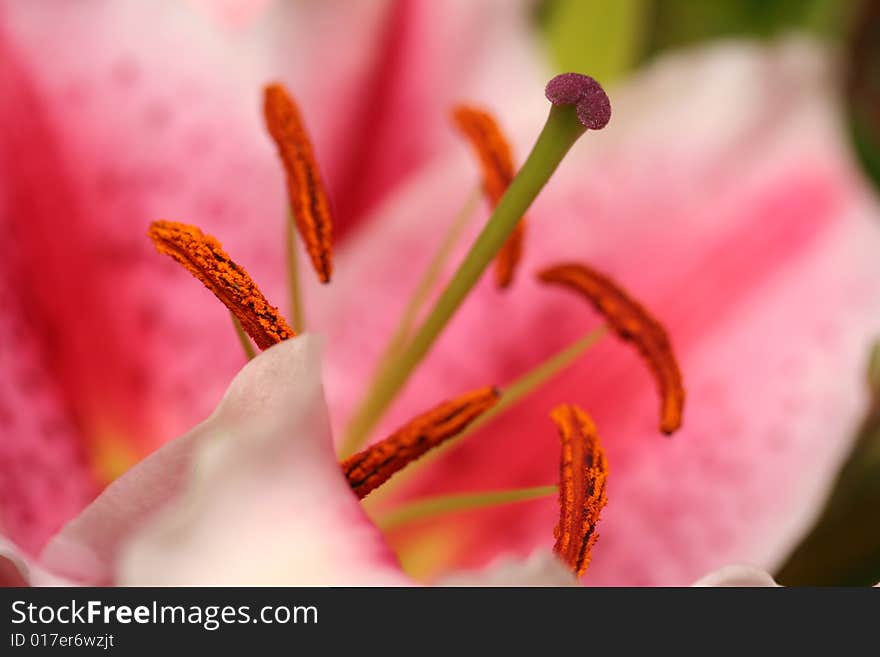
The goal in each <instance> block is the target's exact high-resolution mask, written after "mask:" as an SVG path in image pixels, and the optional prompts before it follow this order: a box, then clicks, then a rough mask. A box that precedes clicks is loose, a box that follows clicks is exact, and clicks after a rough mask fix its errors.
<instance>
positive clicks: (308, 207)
mask: <svg viewBox="0 0 880 657" xmlns="http://www.w3.org/2000/svg"><path fill="white" fill-rule="evenodd" d="M263 112H264V115H265V119H266V127H267V128H268V130H269V134H270V135H271V136H272V139H274V140H275V145H276V146H277V147H278V154H279V155H280V156H281V161H282V162H283V163H284V170H285V171H286V173H287V191H288V194H289V196H290V207H291V210H292V212H293V216H294V219H295V221H296V226H297V230H299V234H300V236H301V237H302V239H303V242H304V243H305V246H306V250H307V251H308V253H309V256H310V257H311V259H312V265H313V266H314V268H315V271H316V272H317V274H318V278H319V279H320V280H321V282H322V283H327V282H329V281H330V275H331V273H332V271H333V262H332V255H333V253H332V250H333V220H332V216H331V212H330V201H329V198H328V196H327V192H326V190H325V188H324V183H323V181H322V179H321V172H320V170H319V169H318V164H317V162H316V161H315V155H314V152H313V149H312V143H311V141H310V140H309V137H308V134H307V133H306V129H305V126H304V125H303V121H302V118H301V117H300V113H299V109H298V108H297V106H296V103H295V102H294V101H293V98H291V97H290V94H288V93H287V91H286V90H285V89H284V87H283V86H281V85H280V84H277V83H276V84H270V85H269V86H267V87H266V89H265V95H264V103H263Z"/></svg>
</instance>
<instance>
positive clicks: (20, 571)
mask: <svg viewBox="0 0 880 657" xmlns="http://www.w3.org/2000/svg"><path fill="white" fill-rule="evenodd" d="M72 585H73V582H70V581H68V580H66V579H63V578H61V577H56V576H55V575H53V574H51V573H49V572H47V571H46V570H45V569H43V568H42V567H41V566H39V565H37V564H36V563H34V562H33V561H32V560H31V559H29V558H28V557H27V555H25V554H23V553H22V552H21V551H20V550H19V549H18V548H17V547H16V546H15V545H14V544H13V543H12V542H10V541H8V540H7V539H5V538H4V537H3V536H0V587H4V586H72Z"/></svg>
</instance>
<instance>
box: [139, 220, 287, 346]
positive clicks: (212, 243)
mask: <svg viewBox="0 0 880 657" xmlns="http://www.w3.org/2000/svg"><path fill="white" fill-rule="evenodd" d="M147 234H148V235H149V237H150V239H152V240H153V243H154V244H155V245H156V249H157V250H158V251H159V253H164V254H166V255H169V256H171V257H172V258H174V259H175V260H176V261H177V262H179V263H180V264H181V265H183V266H184V267H185V268H186V269H187V270H188V271H189V272H190V273H191V274H192V275H193V276H195V277H196V278H197V279H199V280H200V281H201V282H202V283H204V284H205V287H207V288H208V289H209V290H211V292H213V293H214V295H215V296H216V297H217V298H218V299H220V301H221V302H223V305H225V306H226V307H227V308H229V310H230V311H232V313H233V314H234V315H235V317H236V318H237V319H238V321H239V322H240V323H241V326H242V328H243V329H244V331H245V332H246V333H247V334H248V335H249V336H250V337H251V338H252V339H253V341H254V342H255V343H256V344H257V346H258V347H259V348H260V349H268V348H269V347H271V346H272V345H273V344H277V343H278V342H281V341H282V340H286V339H287V338H292V337H294V336H295V335H296V333H294V331H293V329H291V328H290V327H289V326H288V325H287V322H286V321H284V318H283V317H282V316H281V314H280V313H279V312H278V309H277V308H275V307H274V306H272V305H271V304H270V303H269V302H268V301H266V297H264V296H263V293H262V292H260V289H259V288H258V287H257V285H256V283H254V281H253V280H252V279H251V277H250V276H249V275H248V273H247V272H246V271H245V270H244V269H243V268H242V267H240V266H238V265H237V264H235V262H233V261H232V259H231V258H230V257H229V256H228V255H227V254H226V252H225V251H224V250H223V247H222V246H221V245H220V242H218V241H217V240H216V239H214V238H213V237H211V236H210V235H205V234H204V233H203V232H202V231H201V230H199V229H198V228H196V227H195V226H189V225H187V224H181V223H177V222H175V221H154V222H153V223H152V224H150V229H149V231H148V233H147Z"/></svg>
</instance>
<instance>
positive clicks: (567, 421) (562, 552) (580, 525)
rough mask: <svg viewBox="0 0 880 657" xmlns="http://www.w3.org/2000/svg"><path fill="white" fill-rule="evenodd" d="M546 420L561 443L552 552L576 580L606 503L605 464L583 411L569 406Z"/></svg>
mask: <svg viewBox="0 0 880 657" xmlns="http://www.w3.org/2000/svg"><path fill="white" fill-rule="evenodd" d="M550 417H551V418H552V419H553V421H554V422H555V423H556V426H557V427H559V437H560V439H561V440H562V456H561V459H560V463H559V524H558V525H556V528H555V529H554V530H553V535H554V537H555V538H556V544H555V545H554V546H553V551H554V552H556V554H558V555H559V556H560V557H561V558H562V559H563V560H564V561H565V562H566V563H568V565H569V566H570V567H571V569H572V570H573V571H574V572H575V573H577V575H578V576H579V577H580V576H581V575H583V574H584V572H585V571H586V570H587V566H589V565H590V558H591V554H590V552H591V550H592V548H593V545H594V544H595V543H596V539H597V538H599V535H598V534H597V533H596V526H597V525H598V524H599V516H600V514H601V512H602V508H603V507H604V506H605V504H606V503H607V502H608V499H607V497H606V495H605V484H606V481H607V479H608V461H607V460H606V459H605V452H604V451H603V450H602V446H601V445H600V444H599V436H598V435H597V434H596V426H595V425H594V424H593V421H592V420H591V419H590V416H589V415H587V414H586V413H584V411H582V410H581V409H579V408H578V407H577V406H574V405H572V404H562V405H560V406H557V407H556V408H555V409H553V412H552V413H551V414H550Z"/></svg>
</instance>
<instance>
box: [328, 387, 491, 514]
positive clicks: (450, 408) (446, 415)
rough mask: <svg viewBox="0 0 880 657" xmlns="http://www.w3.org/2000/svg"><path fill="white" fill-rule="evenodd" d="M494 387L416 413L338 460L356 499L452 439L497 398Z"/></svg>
mask: <svg viewBox="0 0 880 657" xmlns="http://www.w3.org/2000/svg"><path fill="white" fill-rule="evenodd" d="M498 396H499V393H498V390H496V389H495V388H480V389H479V390H474V391H473V392H469V393H466V394H464V395H461V396H460V397H456V398H455V399H451V400H449V401H445V402H443V403H442V404H440V405H439V406H436V407H435V408H432V409H431V410H429V411H427V412H425V413H423V414H421V415H419V416H418V417H416V418H414V419H412V420H410V421H409V422H407V423H406V424H405V425H404V426H402V427H401V428H399V429H398V430H397V431H395V432H394V433H393V434H391V435H390V436H388V437H387V438H385V439H384V440H381V441H379V442H378V443H375V444H374V445H370V446H369V447H367V448H366V449H364V450H362V451H360V452H358V453H357V454H354V455H353V456H351V457H349V458H348V459H346V460H345V461H343V462H342V463H341V466H342V471H343V472H344V473H345V476H346V477H347V478H348V483H349V484H350V485H351V488H352V490H353V491H354V492H355V493H356V494H357V496H358V497H359V498H360V499H363V498H364V497H366V496H367V495H368V494H369V493H370V492H372V491H373V490H375V489H376V488H378V487H379V486H381V485H382V484H384V483H385V482H386V481H388V479H390V478H391V476H392V475H394V474H395V473H396V472H398V471H399V470H401V469H402V468H404V467H405V466H406V465H407V464H409V463H410V462H412V461H415V460H416V459H418V458H419V457H421V456H422V455H423V454H425V452H427V451H429V450H431V449H433V448H434V447H437V446H438V445H440V444H442V443H443V442H445V441H447V440H449V439H450V438H454V437H455V436H457V435H458V434H460V433H461V432H462V431H464V430H465V429H466V428H467V426H468V425H469V424H470V423H471V422H473V421H474V420H476V419H477V418H478V417H479V416H480V415H482V414H483V413H485V412H486V411H487V410H489V409H490V408H492V406H494V405H495V403H496V402H497V401H498Z"/></svg>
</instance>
